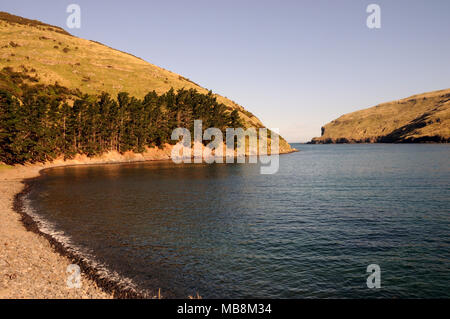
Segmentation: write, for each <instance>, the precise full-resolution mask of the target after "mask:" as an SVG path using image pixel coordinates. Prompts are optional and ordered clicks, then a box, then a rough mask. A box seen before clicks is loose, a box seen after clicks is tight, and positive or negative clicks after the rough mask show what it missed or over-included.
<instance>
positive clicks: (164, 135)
mask: <svg viewBox="0 0 450 319" xmlns="http://www.w3.org/2000/svg"><path fill="white" fill-rule="evenodd" d="M27 80H28V81H27ZM27 82H30V77H29V76H27V75H26V74H24V73H17V72H12V71H11V70H10V69H3V70H2V71H1V74H0V161H1V162H4V163H6V164H17V163H25V162H44V161H48V160H52V159H55V158H56V157H59V156H61V155H63V156H64V157H65V158H71V157H73V156H74V155H76V154H86V155H88V156H94V155H99V154H101V153H103V152H107V151H113V150H115V151H118V152H121V153H123V152H126V151H134V152H143V151H144V149H145V147H147V146H148V147H153V146H161V145H163V144H164V143H175V142H174V141H171V133H172V130H173V129H175V128H176V127H186V128H189V129H190V130H191V131H193V123H194V119H201V120H202V121H203V127H205V128H208V127H217V128H219V129H221V130H223V129H225V128H226V127H241V126H242V123H241V121H240V118H239V115H238V112H237V111H236V110H230V109H227V107H226V106H225V105H224V104H221V103H218V102H217V100H216V98H215V97H214V96H213V94H212V93H211V92H209V93H208V94H201V93H199V92H197V91H196V90H193V89H190V90H184V89H180V90H178V91H174V90H173V89H171V90H169V91H168V92H166V93H164V94H162V95H158V94H157V93H156V92H155V91H152V92H149V93H148V94H147V95H146V96H145V97H144V98H143V99H137V98H135V97H131V96H130V95H129V94H128V93H126V92H121V93H119V94H118V96H117V98H113V97H112V96H110V95H109V94H107V93H102V94H100V95H98V96H94V95H87V94H82V93H81V92H80V91H79V90H69V89H67V88H65V87H62V86H60V85H58V84H55V85H42V84H35V85H29V84H26V83H27ZM69 100H72V102H73V103H69Z"/></svg>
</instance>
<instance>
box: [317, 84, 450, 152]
mask: <svg viewBox="0 0 450 319" xmlns="http://www.w3.org/2000/svg"><path fill="white" fill-rule="evenodd" d="M419 142H438V143H448V142H450V89H446V90H440V91H434V92H428V93H424V94H418V95H413V96H411V97H408V98H405V99H401V100H397V101H392V102H388V103H383V104H379V105H376V106H374V107H371V108H368V109H364V110H360V111H356V112H353V113H349V114H345V115H342V116H341V117H339V118H338V119H336V120H334V121H332V122H330V123H328V124H326V125H325V126H324V127H322V136H321V137H315V138H313V139H312V141H311V142H310V143H312V144H321V143H419Z"/></svg>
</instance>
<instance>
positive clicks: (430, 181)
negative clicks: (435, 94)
mask: <svg viewBox="0 0 450 319" xmlns="http://www.w3.org/2000/svg"><path fill="white" fill-rule="evenodd" d="M294 147H296V148H298V149H300V150H301V152H299V153H294V154H288V155H283V156H281V157H280V170H279V172H278V173H277V174H275V175H260V174H259V166H258V165H257V164H232V165H231V164H214V165H207V164H204V165H203V164H192V165H190V164H183V165H176V164H173V163H172V162H150V163H135V164H121V165H104V166H79V167H66V168H55V169H51V170H46V171H45V172H44V173H43V175H42V176H41V177H40V178H38V179H37V182H36V183H37V184H36V186H35V187H34V188H33V189H32V191H31V193H30V194H29V199H30V202H31V204H32V207H34V209H35V210H36V211H37V212H38V213H39V214H40V215H41V216H43V217H44V218H45V219H47V220H48V221H50V222H52V223H53V224H54V225H56V226H57V228H58V229H60V230H62V231H64V232H65V233H66V234H67V235H69V236H70V237H71V239H72V241H73V242H74V243H76V245H77V246H79V247H83V248H85V249H88V250H89V251H91V252H92V253H93V254H95V256H96V257H97V258H98V260H100V261H101V262H103V263H104V264H106V265H108V267H109V268H110V269H111V270H114V271H117V272H118V273H120V274H122V275H124V276H126V277H129V278H132V279H133V280H134V281H135V282H136V283H138V285H139V287H141V288H146V289H150V290H152V289H157V288H161V291H162V293H163V295H166V296H169V297H182V298H185V297H186V296H188V295H190V294H195V293H196V292H198V293H199V294H200V295H201V296H202V297H203V298H215V297H220V298H223V297H225V298H247V297H258V298H259V297H262V298H265V297H274V298H316V297H320V298H322V297H325V298H328V297H342V298H347V297H356V298H372V297H400V298H401V297H447V298H448V297H450V146H448V145H382V144H378V145H294ZM369 264H378V265H379V266H380V267H381V286H382V287H381V288H380V289H368V288H367V286H366V278H367V276H368V274H367V273H366V268H367V266H368V265H369Z"/></svg>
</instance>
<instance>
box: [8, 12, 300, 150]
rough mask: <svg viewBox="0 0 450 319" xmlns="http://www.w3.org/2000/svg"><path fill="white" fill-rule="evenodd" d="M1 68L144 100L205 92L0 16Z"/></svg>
mask: <svg viewBox="0 0 450 319" xmlns="http://www.w3.org/2000/svg"><path fill="white" fill-rule="evenodd" d="M4 67H10V68H12V70H14V71H19V72H24V73H26V74H27V75H28V76H29V77H30V78H32V79H35V80H36V81H37V82H38V83H42V84H45V85H54V84H55V83H57V84H58V85H60V86H63V87H66V88H68V89H71V90H74V89H79V90H80V91H81V92H82V93H87V94H93V95H94V94H100V93H101V92H107V93H109V94H110V95H111V96H117V94H118V93H119V92H123V91H125V92H128V93H129V94H130V96H134V97H136V98H144V96H145V95H146V94H147V93H148V92H149V91H153V90H154V91H155V92H156V93H157V94H159V95H161V94H163V93H165V92H167V91H169V90H170V89H171V88H174V89H175V90H178V89H182V88H184V89H186V90H189V89H195V90H197V91H198V92H199V93H203V94H207V93H208V90H207V89H205V88H203V87H201V86H199V85H198V84H196V83H195V82H193V81H191V80H189V79H187V78H185V77H183V76H181V75H179V74H176V73H173V72H171V71H168V70H165V69H163V68H160V67H158V66H156V65H153V64H151V63H148V62H146V61H144V60H142V59H140V58H138V57H135V56H133V55H131V54H128V53H125V52H121V51H119V50H115V49H112V48H110V47H108V46H105V45H103V44H101V43H99V42H96V41H90V40H85V39H81V38H77V37H75V36H72V35H70V34H69V33H68V32H66V31H65V30H64V29H62V28H59V27H56V26H52V25H48V24H45V23H42V22H40V21H37V20H29V19H26V18H22V17H18V16H15V15H11V14H8V13H6V12H0V69H2V68H4ZM2 86H3V87H5V86H8V87H9V88H11V86H10V83H5V81H3V82H2V80H1V79H0V88H1V87H2ZM214 96H215V97H216V99H217V102H219V103H222V104H224V105H225V106H226V108H227V110H228V112H231V111H233V110H237V111H238V114H239V117H240V119H241V120H242V122H243V123H244V126H246V127H264V125H263V124H262V123H261V121H260V120H259V119H258V118H257V117H256V116H254V115H253V114H252V113H250V112H248V111H246V110H245V109H244V108H243V107H242V106H240V105H238V104H237V103H235V102H233V101H232V100H229V99H227V98H225V97H222V96H220V95H214ZM289 151H291V148H290V146H289V144H288V143H287V142H286V141H285V140H284V139H282V138H280V152H289Z"/></svg>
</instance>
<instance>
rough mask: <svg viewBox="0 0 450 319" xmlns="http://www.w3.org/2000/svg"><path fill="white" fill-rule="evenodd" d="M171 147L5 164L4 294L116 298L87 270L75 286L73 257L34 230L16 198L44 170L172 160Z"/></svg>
mask: <svg viewBox="0 0 450 319" xmlns="http://www.w3.org/2000/svg"><path fill="white" fill-rule="evenodd" d="M170 149H171V148H170V147H167V148H165V149H156V150H155V149H154V150H149V151H148V152H146V153H145V155H142V154H131V153H130V154H118V153H115V152H111V153H108V154H104V155H102V156H101V157H98V158H87V157H85V156H76V157H75V159H73V160H69V161H64V160H56V161H54V162H52V163H48V164H33V165H18V166H14V167H5V166H0V298H3V299H4V298H14V299H15V298H23V299H29V298H32V299H41V298H42V299H54V298H58V299H59V298H76V299H79V298H96V299H106V298H113V295H112V294H111V293H107V292H105V291H103V290H102V289H101V288H99V287H98V286H97V284H96V283H95V282H94V281H93V280H91V279H89V278H88V277H87V275H86V274H84V273H82V274H81V277H82V287H81V288H69V287H68V286H67V279H68V277H69V276H70V273H67V272H66V271H67V266H68V265H70V264H72V262H71V261H70V260H69V258H67V257H65V256H62V255H61V254H59V253H58V252H57V251H56V250H55V247H54V246H53V245H52V244H51V243H50V242H49V241H48V240H47V239H46V238H44V237H43V236H40V235H38V234H36V233H35V232H32V231H28V230H27V229H26V227H25V226H24V224H23V222H22V220H21V219H22V216H21V215H20V214H19V213H18V212H16V211H15V210H14V199H15V196H16V195H17V194H18V193H20V192H21V191H23V189H24V187H25V184H24V183H23V181H24V180H25V179H28V178H33V177H36V176H38V175H39V172H40V171H41V170H42V169H45V168H50V167H56V166H66V165H80V164H103V163H118V162H134V161H144V160H163V159H168V158H169V154H170Z"/></svg>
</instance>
